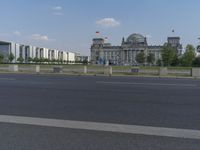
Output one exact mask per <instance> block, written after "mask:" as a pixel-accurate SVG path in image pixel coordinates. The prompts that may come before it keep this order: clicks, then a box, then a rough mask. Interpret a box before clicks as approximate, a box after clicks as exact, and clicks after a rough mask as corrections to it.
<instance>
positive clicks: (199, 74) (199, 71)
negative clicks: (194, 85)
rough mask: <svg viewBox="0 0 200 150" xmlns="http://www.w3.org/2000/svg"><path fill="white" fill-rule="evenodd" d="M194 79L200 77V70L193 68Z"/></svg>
mask: <svg viewBox="0 0 200 150" xmlns="http://www.w3.org/2000/svg"><path fill="white" fill-rule="evenodd" d="M192 77H200V68H192Z"/></svg>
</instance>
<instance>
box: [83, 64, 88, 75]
mask: <svg viewBox="0 0 200 150" xmlns="http://www.w3.org/2000/svg"><path fill="white" fill-rule="evenodd" d="M83 73H84V74H87V66H84V68H83Z"/></svg>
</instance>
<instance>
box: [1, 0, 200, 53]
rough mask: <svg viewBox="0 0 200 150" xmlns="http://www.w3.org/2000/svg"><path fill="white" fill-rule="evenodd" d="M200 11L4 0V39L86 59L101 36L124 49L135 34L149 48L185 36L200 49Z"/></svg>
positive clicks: (97, 1) (81, 0) (186, 6)
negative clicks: (61, 51) (80, 55)
mask: <svg viewBox="0 0 200 150" xmlns="http://www.w3.org/2000/svg"><path fill="white" fill-rule="evenodd" d="M199 7H200V1H199V0H0V18H1V21H0V40H2V41H5V40H6V41H14V42H18V43H23V44H30V45H34V46H42V47H47V48H54V49H61V50H66V51H72V52H78V53H81V54H82V55H89V54H90V46H91V44H92V39H93V38H95V37H99V36H100V37H103V38H104V37H108V42H110V43H112V45H120V44H121V41H122V38H123V37H125V38H127V37H128V36H129V35H130V34H132V33H140V34H142V35H144V36H146V37H147V38H148V43H149V45H163V43H164V42H166V40H167V37H168V36H180V37H181V42H182V44H183V45H184V46H186V44H193V45H194V46H196V45H198V44H200V41H199V40H198V38H199V37H200V19H199V18H200V16H199V15H200V9H199ZM172 30H174V31H175V32H174V33H172ZM96 31H100V35H96Z"/></svg>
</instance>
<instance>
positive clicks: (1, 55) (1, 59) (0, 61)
mask: <svg viewBox="0 0 200 150" xmlns="http://www.w3.org/2000/svg"><path fill="white" fill-rule="evenodd" d="M3 59H4V55H3V54H1V53H0V63H3Z"/></svg>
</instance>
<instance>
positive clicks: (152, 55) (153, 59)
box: [147, 53, 155, 64]
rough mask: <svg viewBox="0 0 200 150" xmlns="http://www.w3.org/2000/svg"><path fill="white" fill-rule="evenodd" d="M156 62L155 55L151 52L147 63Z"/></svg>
mask: <svg viewBox="0 0 200 150" xmlns="http://www.w3.org/2000/svg"><path fill="white" fill-rule="evenodd" d="M154 62H155V55H154V54H153V53H149V54H148V56H147V63H149V64H154Z"/></svg>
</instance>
